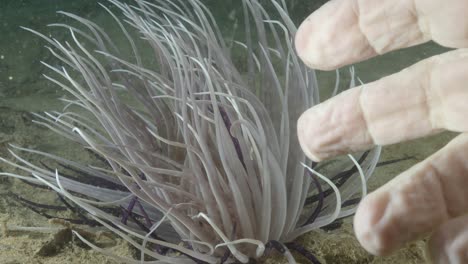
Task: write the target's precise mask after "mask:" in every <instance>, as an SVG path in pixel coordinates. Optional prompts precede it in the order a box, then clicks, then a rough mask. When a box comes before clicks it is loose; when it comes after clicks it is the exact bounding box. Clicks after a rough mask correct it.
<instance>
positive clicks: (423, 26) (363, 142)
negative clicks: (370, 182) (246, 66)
mask: <svg viewBox="0 0 468 264" xmlns="http://www.w3.org/2000/svg"><path fill="white" fill-rule="evenodd" d="M429 40H433V41H435V42H437V43H439V44H440V45H442V46H446V47H450V48H455V50H453V51H450V52H447V53H445V54H441V55H438V56H434V57H431V58H428V59H425V60H423V61H420V62H418V63H416V64H415V65H413V66H411V67H409V68H407V69H405V70H403V71H401V72H399V73H396V74H393V75H390V76H387V77H385V78H382V79H380V80H378V81H375V82H372V83H369V84H365V85H362V86H359V87H356V88H354V89H351V90H348V91H346V92H343V93H341V94H340V95H338V96H336V97H334V98H332V99H330V100H328V101H326V102H324V103H322V104H320V105H317V106H315V107H313V108H311V109H309V110H307V111H306V112H305V113H303V115H302V116H301V117H300V119H299V123H298V135H299V140H300V143H301V146H302V148H303V150H304V152H305V153H306V154H307V156H308V157H309V158H311V159H312V160H314V161H321V160H323V159H327V158H330V157H333V156H336V155H340V154H344V153H348V152H353V151H357V150H364V149H368V148H370V147H371V146H373V145H388V144H393V143H397V142H402V141H407V140H411V139H415V138H419V137H423V136H426V135H430V134H435V133H438V132H440V131H443V130H450V131H455V132H460V135H458V136H457V137H456V138H455V139H453V140H452V141H451V142H450V143H449V144H448V145H447V146H445V147H444V148H442V149H441V150H439V151H438V152H436V153H435V154H433V155H432V156H430V157H429V158H427V159H426V160H424V161H422V162H420V163H419V164H416V165H415V166H413V167H412V168H410V169H409V170H407V171H405V172H403V173H402V174H401V175H398V176H397V177H395V178H394V179H393V180H392V181H390V182H388V183H387V184H385V185H384V186H382V187H381V188H380V189H378V190H376V191H374V192H373V193H371V194H369V195H368V196H367V197H365V198H364V200H363V201H362V202H361V204H360V205H359V208H358V210H357V212H356V216H355V218H354V229H355V232H356V236H357V238H358V240H359V241H360V243H361V244H362V246H363V247H364V248H365V249H366V250H368V251H369V252H370V253H372V254H375V255H387V254H390V253H392V252H394V251H395V250H397V249H398V248H401V247H402V246H404V244H405V243H407V242H409V241H412V240H415V239H418V238H420V237H422V236H425V235H430V239H429V242H428V256H429V258H430V259H432V261H433V262H434V263H468V133H467V132H468V49H465V48H468V1H467V0H332V1H330V2H328V3H327V4H325V5H324V6H322V7H321V8H320V9H319V10H317V11H316V12H314V13H313V14H312V15H311V16H309V17H308V18H307V19H306V20H305V21H304V22H303V23H302V25H301V26H300V28H299V31H298V33H297V36H296V49H297V52H298V54H299V56H300V57H301V58H302V59H303V61H304V62H305V63H306V64H307V65H308V66H310V67H312V68H315V69H322V70H331V69H335V68H339V67H341V66H344V65H348V64H351V63H354V62H358V61H362V60H365V59H368V58H371V57H374V56H378V55H380V54H384V53H386V52H389V51H392V50H395V49H402V48H405V47H409V46H413V45H417V44H420V43H424V42H427V41H429ZM313 124H320V126H316V125H313Z"/></svg>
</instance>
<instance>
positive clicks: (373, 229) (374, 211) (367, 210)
mask: <svg viewBox="0 0 468 264" xmlns="http://www.w3.org/2000/svg"><path fill="white" fill-rule="evenodd" d="M388 203H389V197H388V196H382V195H380V196H377V195H374V194H371V195H369V196H366V197H365V198H364V199H363V200H362V201H361V203H360V204H359V207H358V209H357V211H356V214H355V216H354V232H355V233H356V237H357V239H358V241H359V243H360V244H361V245H362V247H363V248H364V249H366V250H367V251H368V252H369V253H371V254H373V255H376V256H385V255H388V254H389V253H391V252H392V251H393V241H392V238H391V234H392V233H391V232H387V224H388V223H386V220H385V211H386V209H387V207H388Z"/></svg>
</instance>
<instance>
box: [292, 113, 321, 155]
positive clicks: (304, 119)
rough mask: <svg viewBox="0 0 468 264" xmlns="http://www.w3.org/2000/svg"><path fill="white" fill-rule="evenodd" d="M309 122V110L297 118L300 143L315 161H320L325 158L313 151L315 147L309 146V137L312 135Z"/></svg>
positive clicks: (303, 149) (305, 152)
mask: <svg viewBox="0 0 468 264" xmlns="http://www.w3.org/2000/svg"><path fill="white" fill-rule="evenodd" d="M309 111H310V110H309ZM309 123H310V122H309V121H308V111H306V112H304V113H303V114H302V115H301V116H300V117H299V119H298V120H297V137H298V139H299V145H300V146H301V148H302V151H303V152H304V154H305V155H306V156H307V157H308V158H309V159H311V160H312V161H315V162H320V161H322V160H323V159H322V158H321V157H320V156H319V155H317V153H315V152H314V151H313V147H311V146H309V138H310V137H311V136H312V135H310V132H309V130H310V129H309Z"/></svg>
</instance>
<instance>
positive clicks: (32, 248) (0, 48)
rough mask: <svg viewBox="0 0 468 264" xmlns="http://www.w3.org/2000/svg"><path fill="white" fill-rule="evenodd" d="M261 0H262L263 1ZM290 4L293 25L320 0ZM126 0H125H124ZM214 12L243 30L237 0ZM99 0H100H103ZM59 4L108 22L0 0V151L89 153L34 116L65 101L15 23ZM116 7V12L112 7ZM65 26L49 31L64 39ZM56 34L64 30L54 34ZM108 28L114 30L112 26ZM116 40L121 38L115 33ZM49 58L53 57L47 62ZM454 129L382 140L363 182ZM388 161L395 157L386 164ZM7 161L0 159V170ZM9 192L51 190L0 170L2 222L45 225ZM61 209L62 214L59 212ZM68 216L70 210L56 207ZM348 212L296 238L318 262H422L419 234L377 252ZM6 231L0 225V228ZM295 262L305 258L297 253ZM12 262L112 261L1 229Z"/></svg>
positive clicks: (232, 30)
mask: <svg viewBox="0 0 468 264" xmlns="http://www.w3.org/2000/svg"><path fill="white" fill-rule="evenodd" d="M268 1H269V0H264V1H262V2H268ZM286 1H287V4H288V7H289V12H290V13H291V16H292V18H293V20H294V21H295V23H296V24H297V25H298V24H299V23H300V21H301V20H303V19H304V18H305V17H306V16H307V15H308V14H310V13H311V12H313V10H315V9H316V8H318V7H319V6H320V5H321V4H323V3H324V2H326V1H323V0H320V1H314V0H286ZM126 2H130V1H126ZM202 2H204V3H205V4H206V5H207V6H208V7H209V9H210V10H211V11H212V13H213V15H214V16H215V19H216V21H217V22H218V26H219V27H220V28H221V30H222V32H223V34H224V35H225V37H226V39H228V40H229V39H232V38H234V39H236V38H238V37H239V36H242V34H243V32H242V28H243V27H242V26H239V28H237V26H236V25H237V23H238V21H236V20H235V12H242V10H241V8H242V5H240V0H204V1H202ZM103 3H104V4H105V1H104V2H103ZM59 10H63V11H67V12H70V13H74V14H77V15H79V16H82V17H84V18H87V19H90V20H92V21H94V22H96V23H97V24H99V25H102V26H103V27H106V25H107V27H108V28H112V23H113V21H111V19H109V17H108V16H107V15H106V14H105V13H104V10H103V9H102V8H100V7H99V5H98V1H96V0H79V1H78V0H40V1H39V0H22V1H18V0H0V157H10V156H9V153H8V144H15V145H19V146H23V147H27V148H34V149H36V148H38V149H42V150H47V151H51V152H54V153H57V154H60V155H61V156H63V157H66V158H73V159H75V160H80V161H83V162H87V161H89V162H91V159H92V157H91V156H90V155H89V153H87V152H85V151H83V150H82V149H78V148H76V146H75V145H73V144H72V143H71V142H69V141H68V140H66V139H64V138H61V137H58V136H57V135H56V134H55V133H53V132H51V131H50V130H48V129H46V128H44V127H41V126H38V125H35V124H34V123H32V121H31V120H32V119H33V116H32V115H31V114H30V112H43V111H54V110H61V109H62V107H63V104H62V103H61V102H59V101H58V100H57V99H58V98H60V97H61V96H62V95H64V93H65V92H64V91H62V90H61V89H60V88H59V87H57V86H56V85H54V84H52V83H51V82H49V81H47V80H46V79H45V78H44V77H43V76H42V74H44V73H46V72H48V70H47V69H46V68H45V67H44V66H43V65H42V64H41V63H40V61H47V62H49V63H53V60H52V58H51V55H50V54H49V53H48V52H47V50H46V49H45V48H44V45H45V42H44V41H43V40H42V39H40V38H38V37H36V36H34V35H33V34H31V33H30V32H27V31H25V30H22V29H21V28H20V26H23V27H28V28H32V29H34V30H37V31H39V32H42V33H44V34H45V35H49V33H51V32H52V30H53V29H51V28H48V27H47V26H46V25H47V24H50V23H56V22H63V23H65V22H67V19H66V18H65V17H64V16H63V15H60V14H57V13H56V12H57V11H59ZM117 13H118V12H117ZM66 33H67V32H63V31H62V32H61V33H57V32H56V31H54V36H55V37H56V38H57V39H58V40H60V41H65V40H66V39H68V38H69V36H68V34H66ZM60 34H62V35H60ZM110 35H111V36H112V33H110ZM113 40H114V41H115V43H116V44H117V45H118V43H119V40H118V39H113ZM445 50H446V49H445V48H441V47H439V46H437V45H436V44H434V43H428V44H425V45H421V46H417V47H413V48H410V49H406V50H403V51H395V52H392V53H390V54H387V55H384V56H381V57H379V58H375V59H372V60H369V61H366V62H363V63H359V64H357V65H355V72H356V75H357V76H358V77H359V78H360V79H361V80H362V81H363V82H364V83H367V82H371V81H374V80H377V79H379V78H381V77H383V76H386V75H388V74H391V73H395V72H397V71H399V70H401V69H403V68H405V67H407V66H409V65H411V64H413V63H415V62H417V61H419V60H421V59H423V58H426V57H430V56H432V55H435V54H439V53H442V52H444V51H445ZM51 60H52V62H51ZM348 72H349V71H348V69H344V70H343V71H342V74H341V76H342V79H343V82H342V83H344V84H345V83H347V81H346V80H347V79H349V74H348ZM317 74H318V79H319V86H320V88H321V92H322V93H321V99H322V100H325V99H326V98H327V96H328V95H329V94H331V91H332V90H333V87H334V83H335V72H334V71H332V72H317ZM453 135H454V134H452V133H443V134H441V135H438V136H432V137H429V138H425V139H421V140H417V141H413V142H409V143H403V144H397V145H393V146H388V147H385V148H384V149H383V153H382V157H381V162H383V163H382V164H381V165H382V166H379V167H378V168H377V169H376V171H375V172H374V175H373V177H372V178H371V180H370V182H369V189H370V190H374V189H376V188H377V187H378V186H380V185H382V184H384V183H385V182H387V181H389V180H390V179H391V178H393V177H394V176H396V175H397V174H398V173H400V172H401V171H403V170H405V169H407V168H409V167H410V166H412V165H413V164H415V163H417V162H418V161H420V160H422V159H424V158H425V157H427V156H428V155H430V154H431V153H433V152H435V151H436V150H437V149H439V148H440V147H441V146H443V145H444V144H446V143H447V142H448V141H449V140H450V139H451V138H452V137H453ZM386 161H393V162H390V164H387V165H385V162H386ZM11 170H12V168H11V167H9V166H7V165H6V164H3V163H0V171H2V172H8V171H11ZM15 195H20V196H21V197H24V198H26V199H28V200H31V201H34V202H37V203H50V204H53V203H57V196H56V195H55V194H54V193H52V192H47V191H38V190H37V189H36V188H33V187H31V186H29V185H26V184H23V183H21V182H19V181H17V180H13V179H10V178H3V177H2V178H0V225H2V226H5V225H14V226H50V223H48V221H47V219H46V218H45V217H43V216H41V215H39V214H37V213H35V212H33V211H31V210H29V209H27V208H25V207H24V206H22V205H21V203H20V202H18V198H17V197H16V196H15ZM60 214H63V215H60ZM60 214H59V216H60V217H64V218H67V217H69V215H70V214H71V213H70V212H62V213H60ZM351 220H352V219H351V218H346V219H343V220H339V221H338V223H336V224H334V225H333V226H331V227H329V228H327V230H319V231H314V232H311V233H309V234H307V235H305V236H303V237H301V238H300V239H299V242H300V243H301V244H303V245H304V246H305V247H306V248H307V249H308V250H310V251H311V252H313V253H314V254H315V255H316V256H317V257H318V258H319V259H320V260H321V261H322V262H323V263H350V264H353V263H424V258H423V248H424V243H423V242H416V243H413V244H410V245H408V247H406V248H405V249H403V250H400V251H399V252H397V253H396V254H395V255H393V256H390V257H386V258H381V257H374V256H371V255H369V254H367V253H366V252H365V251H364V250H363V249H361V248H360V246H359V244H358V242H357V240H356V239H355V238H354V235H353V230H352V225H351V223H352V221H351ZM2 230H3V231H5V230H4V229H2ZM104 246H108V249H109V250H112V251H118V252H119V254H127V255H132V254H134V253H133V252H132V249H131V247H130V246H128V245H127V244H126V243H124V242H123V241H120V240H118V239H117V240H113V241H108V245H104ZM298 262H299V263H307V262H305V260H304V261H301V259H300V258H298ZM7 263H8V264H13V263H43V264H51V263H115V262H113V261H112V260H110V259H108V258H106V257H105V256H103V255H101V254H99V253H97V252H94V251H92V250H90V249H89V248H86V247H85V246H83V245H81V244H80V243H78V242H77V241H72V238H69V237H67V236H64V237H60V236H57V235H55V236H54V235H52V236H51V235H49V234H41V233H34V232H9V233H8V234H6V232H2V233H1V234H0V264H7ZM264 263H285V261H284V260H283V259H282V257H280V256H278V257H274V256H273V257H270V258H269V259H266V260H264Z"/></svg>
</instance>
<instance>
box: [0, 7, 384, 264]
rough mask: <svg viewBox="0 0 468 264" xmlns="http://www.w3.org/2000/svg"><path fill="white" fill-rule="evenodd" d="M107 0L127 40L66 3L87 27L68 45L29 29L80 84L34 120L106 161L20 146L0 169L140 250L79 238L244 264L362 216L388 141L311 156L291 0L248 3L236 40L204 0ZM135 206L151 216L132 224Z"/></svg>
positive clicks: (309, 85) (66, 76)
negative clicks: (38, 160) (302, 134)
mask: <svg viewBox="0 0 468 264" xmlns="http://www.w3.org/2000/svg"><path fill="white" fill-rule="evenodd" d="M109 2H110V3H112V5H113V8H117V9H119V10H120V11H121V12H122V13H123V16H118V15H116V14H114V13H113V12H112V11H111V9H110V8H108V7H106V6H105V5H102V8H104V9H105V10H106V11H107V12H108V14H109V15H110V17H111V18H112V19H113V20H114V21H115V25H116V26H117V27H118V28H119V30H120V31H121V33H122V34H123V36H124V37H125V39H126V41H127V42H128V44H119V45H117V43H114V42H113V40H112V38H111V37H110V36H109V35H108V34H107V33H106V31H105V30H104V29H103V28H101V27H100V26H98V25H96V24H95V23H93V22H91V21H89V20H87V19H84V18H81V17H78V16H76V15H73V14H70V13H66V12H60V13H61V14H63V15H65V16H67V17H68V18H71V19H73V20H76V21H77V22H79V23H78V24H81V26H71V25H66V24H54V25H52V26H56V27H62V28H64V29H65V30H68V31H69V33H70V36H71V40H72V41H71V42H64V43H61V42H59V41H57V40H56V39H53V38H50V37H47V36H45V35H43V34H41V33H39V32H36V31H34V30H31V29H27V28H26V30H28V31H31V32H33V33H34V34H37V35H39V36H41V37H42V38H43V39H45V40H46V41H47V43H48V45H49V46H47V49H48V50H49V51H50V52H51V54H52V55H53V56H54V57H55V58H56V59H58V61H59V62H60V64H62V66H57V65H51V64H48V63H45V62H44V63H43V64H44V65H45V66H47V67H48V68H49V69H50V70H51V71H52V75H47V76H45V77H46V78H47V79H49V80H50V81H51V82H53V83H55V84H57V85H58V86H60V87H61V88H63V89H64V90H66V91H67V92H68V93H69V96H68V97H66V98H62V99H61V100H63V101H64V102H65V104H66V105H65V107H64V110H63V112H61V113H58V112H46V113H44V114H35V116H36V118H37V119H36V120H35V122H36V123H38V124H40V125H43V126H45V127H48V128H50V129H51V130H53V131H55V132H57V133H58V134H59V135H61V136H64V137H66V138H68V139H70V140H72V141H75V142H77V143H79V144H81V145H82V146H83V147H84V148H85V149H88V150H90V151H92V152H93V153H95V155H96V157H98V159H100V160H102V161H103V162H102V166H90V165H89V164H80V163H79V162H76V161H73V160H66V159H64V158H62V157H60V156H56V155H53V154H50V153H46V152H42V151H39V150H32V149H26V148H20V147H17V146H12V149H11V151H10V152H11V154H12V155H13V156H14V157H15V158H16V159H17V161H15V162H12V161H9V160H6V159H2V161H3V162H6V163H8V164H11V165H14V166H15V167H16V168H18V169H20V170H21V171H23V172H24V173H6V172H4V173H1V174H2V175H6V176H12V177H16V178H19V179H22V180H25V181H28V182H31V183H35V184H42V185H45V186H48V187H49V188H51V189H53V190H54V191H55V192H57V193H58V194H60V195H61V196H62V197H65V198H67V199H68V200H70V201H72V202H73V203H74V204H75V205H76V206H79V207H80V208H82V209H84V210H85V211H86V212H87V213H88V215H89V217H90V218H92V220H93V221H95V222H96V223H99V224H101V225H103V226H105V227H106V228H108V229H109V230H111V231H112V232H114V233H115V234H117V235H119V236H121V237H122V238H123V239H125V240H126V241H127V242H128V243H130V244H131V245H133V246H134V247H135V248H136V249H138V250H139V251H140V252H141V259H140V260H136V259H133V258H131V257H125V256H116V255H113V254H112V253H110V252H108V251H106V250H105V249H101V248H98V247H97V246H95V245H93V244H92V243H91V242H90V241H87V240H86V239H85V238H84V237H82V236H81V235H80V234H79V233H75V235H77V236H78V237H79V238H80V239H82V240H83V241H84V242H85V243H87V244H88V245H89V246H91V247H92V248H94V249H96V250H97V251H100V252H102V253H104V254H109V255H110V256H111V257H113V258H115V259H117V260H119V261H123V262H125V263H234V262H236V261H239V262H241V263H247V262H249V260H250V259H257V258H260V257H262V256H263V255H264V252H265V249H266V248H276V249H278V250H279V251H280V252H282V253H284V254H285V256H286V257H287V259H288V261H289V262H290V263H295V261H294V258H293V257H292V255H291V254H290V252H289V250H288V245H290V247H289V248H290V249H291V248H292V249H295V250H297V251H301V250H299V249H298V247H293V246H292V245H293V244H291V242H292V241H294V240H295V239H296V238H297V237H298V236H300V235H302V234H304V233H306V232H309V231H311V230H313V229H317V228H320V227H323V226H326V225H328V224H330V223H332V222H334V221H335V220H336V219H337V218H340V217H345V216H348V215H351V214H352V213H353V212H354V211H355V207H356V199H357V201H358V200H359V197H361V196H363V195H365V194H366V180H367V179H368V178H369V177H370V175H371V173H372V171H373V170H374V168H375V165H376V163H377V160H378V157H379V153H380V149H379V148H375V149H373V150H371V151H367V152H365V153H359V154H354V155H355V156H356V157H357V158H356V159H354V158H353V156H351V155H349V158H350V159H338V160H335V161H333V162H329V163H322V164H314V163H312V162H311V161H309V160H307V159H306V157H305V155H304V154H303V153H302V151H301V148H300V147H299V143H298V140H297V139H296V136H295V135H296V119H297V118H298V117H299V115H300V114H301V113H302V112H303V111H305V110H306V109H308V108H310V107H311V106H313V105H314V104H317V103H319V101H320V99H319V89H318V85H317V80H316V76H315V72H314V71H313V70H310V69H308V68H307V67H305V66H304V65H303V64H302V63H301V62H300V60H299V58H298V57H297V55H296V53H295V51H294V49H293V46H294V45H293V43H292V40H293V36H294V34H295V32H296V28H295V26H294V23H293V22H292V21H291V19H290V17H289V15H288V13H287V6H286V3H285V1H279V2H278V1H272V2H271V4H270V5H269V8H265V6H263V5H262V4H260V3H259V2H258V1H257V0H242V1H239V4H240V5H242V6H243V14H242V15H241V21H243V22H242V23H241V24H243V25H244V26H245V40H244V41H243V42H240V41H229V42H228V41H226V40H225V39H224V38H223V36H222V34H221V32H220V30H219V29H218V26H217V24H216V22H215V21H214V19H213V16H212V15H211V13H210V12H209V10H208V9H207V7H205V6H204V5H203V4H202V3H201V2H200V1H199V0H188V1H184V0H171V1H166V0H159V1H157V0H155V1H143V0H135V1H134V4H133V5H127V4H124V3H121V2H118V1H117V0H109ZM272 12H273V13H274V14H272ZM120 45H127V46H128V47H129V48H130V50H131V52H130V53H131V54H130V55H128V54H127V55H124V54H125V52H122V51H121V50H120V48H121V47H120ZM143 51H144V52H143ZM233 54H235V55H233ZM233 58H236V61H234V60H233ZM239 58H241V59H245V61H244V63H242V64H239V63H238V62H239V60H240V59H239ZM351 75H352V79H351V84H350V85H351V86H352V85H354V81H355V79H354V73H353V72H351ZM337 87H338V86H337ZM336 92H337V89H335V92H334V93H336ZM316 125H317V126H320V124H316ZM20 152H23V153H29V155H39V156H42V157H43V158H45V159H49V160H53V161H55V162H57V163H58V164H61V166H62V168H63V167H66V168H67V169H70V170H74V171H75V172H79V174H81V177H69V176H67V175H66V174H65V173H62V172H61V171H60V170H59V169H51V168H48V167H47V166H44V165H40V164H39V165H38V164H33V163H31V162H29V161H27V160H26V159H24V158H22V157H21V155H20V154H19V153H20ZM22 174H23V175H22ZM323 174H327V175H330V176H329V177H326V176H324V175H323ZM112 207H114V208H123V211H124V213H123V214H122V215H120V216H119V215H116V214H115V213H111V212H110V211H109V210H107V209H108V208H112ZM130 214H132V215H137V216H139V218H140V219H142V220H143V223H141V222H140V223H138V222H137V221H133V222H132V221H128V216H129V215H130ZM304 254H305V253H304ZM306 255H307V254H306ZM148 257H150V260H148ZM309 258H310V259H311V260H313V256H309ZM151 259H152V260H151Z"/></svg>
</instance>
